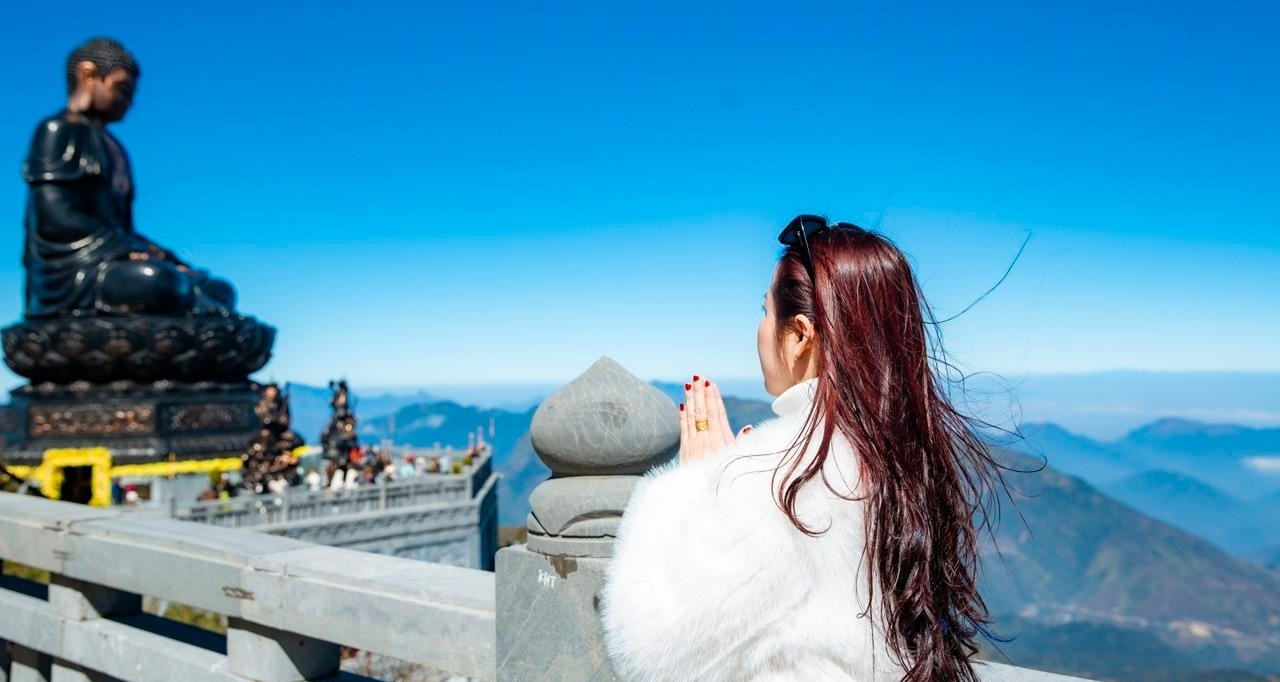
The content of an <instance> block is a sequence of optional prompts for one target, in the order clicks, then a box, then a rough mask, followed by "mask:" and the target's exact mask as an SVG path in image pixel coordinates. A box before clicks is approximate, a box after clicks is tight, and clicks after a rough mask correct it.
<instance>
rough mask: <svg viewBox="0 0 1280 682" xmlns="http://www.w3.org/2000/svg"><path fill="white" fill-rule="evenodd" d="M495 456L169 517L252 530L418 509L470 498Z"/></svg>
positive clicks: (216, 504)
mask: <svg viewBox="0 0 1280 682" xmlns="http://www.w3.org/2000/svg"><path fill="white" fill-rule="evenodd" d="M492 460H493V457H492V456H491V454H489V453H485V454H483V455H482V456H480V457H479V458H477V459H476V460H475V461H474V463H473V464H472V465H471V466H470V467H467V469H466V470H465V471H463V472H462V473H458V474H423V475H420V476H411V477H408V478H403V479H400V480H396V481H391V482H389V483H380V484H377V485H364V486H360V487H358V488H352V489H343V490H329V489H325V490H317V491H314V492H313V491H310V490H302V489H298V488H290V489H288V490H286V491H285V492H283V493H281V494H278V495H276V494H263V495H242V496H239V497H233V498H231V499H228V500H211V501H209V502H199V503H196V504H192V505H189V506H185V507H183V506H175V507H174V508H172V509H171V510H170V516H172V517H173V518H176V519H182V520H184V521H196V522H199V523H208V524H212V525H215V526H225V527H227V528H250V527H255V526H268V525H274V524H281V523H288V522H290V521H306V520H311V519H321V518H325V517H330V516H339V515H348V514H356V513H360V512H369V511H384V510H387V509H401V508H405V507H417V506H421V505H425V504H436V503H443V502H457V501H462V500H468V499H471V498H473V497H475V495H476V494H477V493H478V492H479V491H480V489H481V488H483V487H484V485H485V483H487V482H488V480H489V475H490V474H491V473H492V472H493V461H492Z"/></svg>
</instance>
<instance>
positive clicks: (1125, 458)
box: [999, 423, 1147, 484]
mask: <svg viewBox="0 0 1280 682" xmlns="http://www.w3.org/2000/svg"><path fill="white" fill-rule="evenodd" d="M1020 432H1021V436H1022V440H1021V441H1020V442H1011V441H1010V440H1009V439H1008V438H1000V439H999V440H1000V441H1001V442H1003V443H1006V444H1011V445H1012V446H1013V447H1014V448H1015V449H1017V450H1019V451H1021V452H1025V453H1028V454H1032V455H1035V456H1037V457H1042V458H1044V459H1045V460H1046V461H1047V462H1048V464H1049V466H1051V467H1053V468H1054V469H1057V470H1058V471H1061V472H1063V473H1066V474H1070V475H1072V476H1079V477H1081V478H1083V479H1085V480H1086V481H1090V482H1093V483H1095V484H1096V483H1105V482H1109V481H1116V480H1119V479H1121V478H1124V477H1125V476H1130V475H1132V474H1135V473H1137V472H1139V471H1142V470H1143V469H1146V468H1147V467H1146V466H1145V465H1144V463H1143V462H1141V461H1137V460H1135V459H1133V458H1132V457H1130V456H1129V455H1128V454H1127V453H1126V452H1123V451H1120V450H1117V449H1116V448H1114V447H1109V446H1108V445H1106V444H1103V443H1099V442H1097V441H1094V440H1091V439H1089V438H1085V437H1084V436H1079V435H1076V434H1074V433H1070V432H1068V431H1067V430H1066V429H1064V428H1062V427H1061V426H1058V425H1057V424H1049V423H1038V424H1024V425H1022V428H1021V429H1020Z"/></svg>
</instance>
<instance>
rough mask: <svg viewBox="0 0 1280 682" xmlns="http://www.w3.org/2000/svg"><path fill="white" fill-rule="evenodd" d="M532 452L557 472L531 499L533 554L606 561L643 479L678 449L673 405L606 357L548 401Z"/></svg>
mask: <svg viewBox="0 0 1280 682" xmlns="http://www.w3.org/2000/svg"><path fill="white" fill-rule="evenodd" d="M531 437H532V440H533V449H534V450H535V451H536V452H537V453H538V456H539V457H541V458H542V461H543V462H545V463H546V465H547V466H548V467H550V468H551V470H552V471H553V472H555V475H554V476H553V477H552V478H551V480H549V481H544V482H543V483H542V484H541V485H539V486H538V487H537V488H536V489H535V490H534V491H533V494H532V495H530V497H529V506H530V511H529V517H528V520H527V524H526V525H527V526H528V529H529V540H528V549H529V551H531V552H538V553H541V554H545V555H548V556H561V557H607V556H610V555H611V554H612V553H613V538H614V537H615V536H616V531H617V527H618V522H619V521H620V520H621V519H622V510H623V509H624V508H625V507H626V504H627V500H628V499H630V497H631V491H632V489H633V488H634V487H635V484H636V482H637V481H639V480H640V479H639V476H637V475H636V474H642V473H644V472H645V471H648V470H649V469H650V468H651V467H653V466H654V465H656V464H660V463H662V462H664V461H666V460H667V459H669V458H671V457H672V456H674V455H675V453H676V451H677V449H678V448H679V446H680V424H679V419H678V418H677V417H676V406H675V404H674V403H672V402H671V399H670V398H668V397H667V396H665V395H663V394H662V392H660V391H658V390H657V389H656V388H654V387H652V386H650V385H649V384H646V383H645V382H643V381H641V380H639V379H637V378H636V377H635V376H633V375H632V374H631V373H630V372H628V371H627V370H625V369H623V368H622V366H621V365H619V364H618V363H616V362H614V361H613V360H610V359H609V358H600V359H599V360H597V361H596V363H595V364H594V365H592V366H591V367H590V368H589V369H588V370H587V371H586V372H583V373H582V376H579V377H578V378H577V379H574V380H573V381H571V382H569V383H568V384H565V385H564V386H563V387H561V388H560V390H558V391H556V392H555V393H552V394H551V396H550V397H549V398H547V399H546V400H545V401H543V403H542V405H541V406H540V407H538V411H537V412H536V413H534V415H533V425H532V428H531Z"/></svg>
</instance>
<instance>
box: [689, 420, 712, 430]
mask: <svg viewBox="0 0 1280 682" xmlns="http://www.w3.org/2000/svg"><path fill="white" fill-rule="evenodd" d="M710 429H711V422H709V421H707V420H706V419H695V420H693V430H694V431H708V430H710Z"/></svg>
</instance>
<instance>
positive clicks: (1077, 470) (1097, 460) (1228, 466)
mask: <svg viewBox="0 0 1280 682" xmlns="http://www.w3.org/2000/svg"><path fill="white" fill-rule="evenodd" d="M1003 442H1004V444H1005V445H1006V446H1007V447H1010V448H1012V449H1015V450H1017V451H1020V452H1023V453H1025V454H1029V455H1032V456H1036V457H1039V458H1042V459H1043V460H1044V461H1046V462H1047V463H1048V464H1049V465H1050V466H1052V467H1053V468H1055V469H1057V470H1059V471H1062V472H1064V473H1068V474H1071V475H1074V476H1079V477H1080V478H1081V479H1083V480H1085V481H1088V482H1089V483H1091V484H1092V485H1094V486H1095V487H1097V488H1099V489H1100V490H1102V491H1105V492H1106V493H1107V494H1109V495H1111V496H1112V497H1114V498H1115V499H1117V500H1119V501H1121V502H1123V503H1125V504H1127V505H1129V506H1131V507H1133V508H1134V509H1137V510H1139V511H1141V512H1143V513H1144V514H1147V515H1149V516H1152V517H1154V518H1157V519H1160V520H1162V521H1165V522H1167V523H1170V524H1172V525H1174V526H1177V527H1179V528H1181V529H1183V530H1186V531H1188V532H1191V533H1193V534H1195V535H1198V536H1200V537H1202V538H1204V539H1206V540H1209V541H1211V542H1213V543H1215V544H1217V545H1218V546H1220V547H1222V548H1223V549H1226V550H1228V551H1230V552H1232V553H1233V554H1235V555H1237V556H1240V557H1245V558H1253V559H1260V560H1264V562H1268V561H1269V562H1271V563H1275V561H1274V560H1275V559H1276V558H1280V557H1276V556H1275V554H1276V549H1277V548H1280V429H1276V428H1251V427H1244V426H1235V425H1222V424H1201V423H1198V422H1193V421H1189V420H1186V419H1161V420H1159V421H1156V422H1153V423H1151V424H1148V425H1145V426H1143V427H1140V428H1138V429H1135V430H1133V431H1131V432H1130V433H1128V434H1126V435H1125V436H1124V437H1122V438H1120V439H1117V440H1114V441H1108V442H1102V441H1096V440H1092V439H1090V438H1085V437H1084V436H1079V435H1076V434H1072V433H1069V432H1067V431H1066V430H1064V429H1062V428H1061V427H1058V426H1056V425H1053V424H1029V425H1026V426H1024V427H1023V428H1022V429H1021V438H1018V439H1013V440H1010V439H1008V438H1006V439H1004V441H1003Z"/></svg>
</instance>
